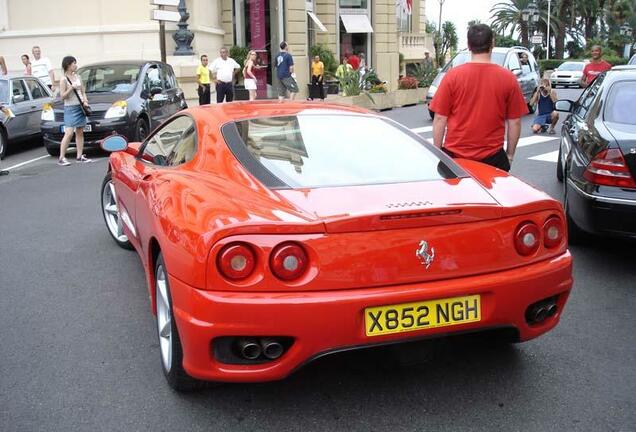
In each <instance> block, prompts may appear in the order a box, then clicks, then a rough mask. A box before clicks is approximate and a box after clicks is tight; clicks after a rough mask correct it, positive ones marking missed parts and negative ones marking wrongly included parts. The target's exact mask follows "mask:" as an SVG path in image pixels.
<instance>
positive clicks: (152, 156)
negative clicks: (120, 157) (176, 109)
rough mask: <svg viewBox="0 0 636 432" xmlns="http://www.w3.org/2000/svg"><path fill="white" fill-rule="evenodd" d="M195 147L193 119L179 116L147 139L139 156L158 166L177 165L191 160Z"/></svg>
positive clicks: (195, 135) (195, 138)
mask: <svg viewBox="0 0 636 432" xmlns="http://www.w3.org/2000/svg"><path fill="white" fill-rule="evenodd" d="M196 149H197V134H196V127H195V124H194V120H192V119H191V118H190V117H188V116H181V117H177V118H176V119H174V120H173V121H171V122H170V123H168V124H166V125H164V126H163V127H162V128H161V129H159V130H158V131H157V132H156V133H155V134H154V135H153V136H152V137H151V138H150V139H149V140H148V141H147V143H146V145H145V147H144V149H143V152H142V155H141V158H142V159H143V160H145V161H148V162H152V163H153V164H155V165H159V166H177V165H181V164H183V163H186V162H188V161H190V160H192V158H193V157H194V154H195V153H196Z"/></svg>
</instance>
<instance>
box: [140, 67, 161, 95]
mask: <svg viewBox="0 0 636 432" xmlns="http://www.w3.org/2000/svg"><path fill="white" fill-rule="evenodd" d="M161 82H162V79H161V71H160V70H159V66H157V65H153V66H150V67H149V68H148V69H147V70H146V77H145V78H144V88H145V89H146V90H148V91H150V89H151V88H153V87H162V83H161Z"/></svg>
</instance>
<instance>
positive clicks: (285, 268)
mask: <svg viewBox="0 0 636 432" xmlns="http://www.w3.org/2000/svg"><path fill="white" fill-rule="evenodd" d="M308 264H309V259H308V258H307V253H306V252H305V250H304V249H303V248H302V246H300V245H299V244H296V243H284V244H281V245H278V246H276V247H275V248H274V250H273V251H272V254H271V255H270V259H269V266H270V268H271V269H272V273H274V276H276V277H277V278H279V279H282V280H285V281H289V280H293V279H297V278H299V277H300V276H302V275H303V274H304V273H305V270H307V265H308Z"/></svg>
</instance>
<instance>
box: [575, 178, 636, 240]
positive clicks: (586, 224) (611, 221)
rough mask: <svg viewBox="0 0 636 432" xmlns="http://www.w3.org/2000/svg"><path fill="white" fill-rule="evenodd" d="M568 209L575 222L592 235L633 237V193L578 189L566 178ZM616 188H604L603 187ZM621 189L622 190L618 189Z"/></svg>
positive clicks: (635, 212)
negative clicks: (602, 192)
mask: <svg viewBox="0 0 636 432" xmlns="http://www.w3.org/2000/svg"><path fill="white" fill-rule="evenodd" d="M567 187H568V211H569V212H570V215H571V217H572V219H573V220H574V222H575V223H576V225H577V226H578V227H580V228H581V229H582V230H584V231H587V232H589V233H593V234H601V235H611V236H614V237H626V238H634V239H636V192H635V193H632V194H631V195H634V197H633V199H629V198H627V197H626V196H625V193H620V194H616V196H606V195H595V194H591V193H588V192H585V191H583V190H581V189H580V188H579V187H578V186H577V185H576V184H574V183H573V182H572V181H571V180H568V183H567ZM608 189H618V188H610V187H607V186H606V187H604V190H608ZM621 192H622V191H621Z"/></svg>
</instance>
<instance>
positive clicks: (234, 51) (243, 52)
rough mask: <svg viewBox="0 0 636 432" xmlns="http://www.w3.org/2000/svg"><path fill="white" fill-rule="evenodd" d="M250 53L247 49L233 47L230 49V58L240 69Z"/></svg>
mask: <svg viewBox="0 0 636 432" xmlns="http://www.w3.org/2000/svg"><path fill="white" fill-rule="evenodd" d="M249 52H250V48H249V47H243V46H236V45H235V46H233V47H230V53H229V54H230V57H232V58H233V59H234V60H235V61H236V62H237V63H238V64H239V65H240V66H241V67H243V66H244V65H245V60H246V59H247V54H248V53H249Z"/></svg>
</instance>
